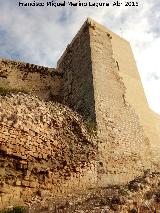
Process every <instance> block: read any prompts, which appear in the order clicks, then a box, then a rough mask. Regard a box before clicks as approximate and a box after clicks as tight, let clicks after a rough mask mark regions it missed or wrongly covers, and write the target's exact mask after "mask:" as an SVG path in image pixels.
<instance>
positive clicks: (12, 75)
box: [0, 59, 63, 101]
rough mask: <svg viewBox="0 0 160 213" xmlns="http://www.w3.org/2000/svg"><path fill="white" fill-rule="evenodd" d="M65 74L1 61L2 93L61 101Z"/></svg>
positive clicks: (27, 64)
mask: <svg viewBox="0 0 160 213" xmlns="http://www.w3.org/2000/svg"><path fill="white" fill-rule="evenodd" d="M62 77H63V73H62V72H60V71H58V70H56V69H54V68H48V67H43V66H39V65H34V64H29V63H24V62H17V61H11V60H7V59H0V88H1V92H2V93H3V91H4V92H5V91H6V92H7V91H8V92H10V91H11V92H12V91H13V92H15V91H23V92H25V93H31V94H33V95H36V96H38V97H39V98H41V99H44V100H55V101H57V100H58V101H60V97H59V93H60V89H61V86H62V81H63V79H62Z"/></svg>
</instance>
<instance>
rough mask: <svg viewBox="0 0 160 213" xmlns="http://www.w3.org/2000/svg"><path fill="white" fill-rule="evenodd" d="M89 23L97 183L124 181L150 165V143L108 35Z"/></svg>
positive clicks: (105, 183)
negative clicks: (98, 158)
mask: <svg viewBox="0 0 160 213" xmlns="http://www.w3.org/2000/svg"><path fill="white" fill-rule="evenodd" d="M107 34H108V33H107V31H104V30H102V29H100V28H98V27H97V26H94V25H92V24H91V27H90V38H91V56H92V65H93V84H94V95H95V108H96V121H97V126H98V135H99V137H100V139H101V143H100V144H99V152H100V156H101V158H102V159H101V161H102V162H101V163H100V166H99V167H98V168H99V184H100V185H107V184H108V183H112V184H113V183H115V184H117V183H118V184H119V183H124V182H126V181H128V180H131V179H133V178H134V177H135V176H137V175H140V173H141V172H143V170H145V169H147V168H150V162H149V158H150V151H149V150H150V146H149V143H148V139H147V138H146V136H145V134H144V131H143V129H142V126H141V123H140V121H139V118H138V115H137V114H136V112H135V110H134V108H132V106H131V105H129V104H128V102H127V98H126V88H125V84H124V82H123V79H122V78H121V77H120V75H119V69H118V66H117V63H116V61H115V60H114V58H113V52H112V44H111V38H110V36H109V35H107Z"/></svg>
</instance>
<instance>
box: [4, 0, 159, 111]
mask: <svg viewBox="0 0 160 213" xmlns="http://www.w3.org/2000/svg"><path fill="white" fill-rule="evenodd" d="M43 1H44V2H45V1H46V0H42V2H43ZM26 2H27V0H26ZM110 2H113V0H110ZM123 2H124V1H123ZM17 3H18V0H5V1H4V0H0V56H2V57H3V56H6V57H9V58H14V59H17V60H25V61H28V62H30V63H36V64H41V65H46V66H56V61H57V59H58V58H59V57H60V55H61V54H62V52H63V51H64V49H65V48H64V46H66V45H67V44H68V43H69V42H70V41H71V39H72V38H73V36H74V35H75V34H76V32H77V31H78V30H79V28H80V26H81V25H82V24H83V22H84V21H85V19H86V18H87V17H88V16H90V17H92V18H93V19H95V20H96V21H97V22H100V23H102V24H104V25H105V26H106V27H108V28H110V29H111V30H112V31H114V32H116V33H118V34H120V35H121V36H122V37H124V38H126V39H127V40H129V41H130V42H131V46H132V48H133V52H134V55H135V58H136V61H137V65H138V68H139V72H140V75H141V78H142V81H143V84H144V88H145V91H146V94H147V98H148V101H149V103H150V105H151V107H152V109H153V110H156V111H157V112H159V113H160V107H159V105H160V96H159V94H160V90H159V89H160V88H159V84H160V82H159V79H155V78H153V73H154V75H155V76H160V70H159V63H158V57H159V55H160V39H159V34H160V23H159V18H160V3H159V2H158V0H150V1H146V0H145V1H144V0H143V1H142V0H141V1H140V0H139V7H136V8H134V7H128V8H127V7H115V8H113V7H109V8H89V7H87V8H74V9H73V8H69V7H66V8H65V9H62V8H20V7H18V6H17Z"/></svg>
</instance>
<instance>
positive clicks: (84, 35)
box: [57, 23, 95, 123]
mask: <svg viewBox="0 0 160 213" xmlns="http://www.w3.org/2000/svg"><path fill="white" fill-rule="evenodd" d="M57 66H58V69H60V70H63V71H64V85H63V89H62V97H63V103H64V104H65V105H67V106H69V107H70V108H72V109H73V110H75V111H77V112H78V113H79V114H80V115H82V116H83V117H84V118H85V120H89V121H92V122H93V123H94V122H95V103H94V91H93V77H92V61H91V48H90V36H89V28H88V26H87V23H85V24H84V25H83V26H82V28H81V29H80V31H79V32H78V34H77V35H76V36H75V38H74V39H73V41H72V42H71V44H69V45H68V47H67V49H66V50H65V52H64V54H63V55H62V57H61V58H60V60H59V61H58V65H57Z"/></svg>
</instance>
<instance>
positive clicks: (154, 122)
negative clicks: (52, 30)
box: [0, 19, 160, 207]
mask: <svg viewBox="0 0 160 213" xmlns="http://www.w3.org/2000/svg"><path fill="white" fill-rule="evenodd" d="M133 85H135V88H134V90H135V91H133ZM0 89H1V90H0V92H1V93H3V94H2V95H1V96H0V177H1V179H0V180H1V181H0V184H1V189H0V190H1V191H0V205H1V206H3V207H4V206H7V205H10V204H11V202H12V201H14V202H16V201H17V202H18V203H19V202H20V201H22V202H24V201H25V202H27V198H28V199H30V198H31V197H33V195H36V196H39V195H40V196H41V198H42V197H49V196H53V195H56V196H62V197H63V196H64V194H65V193H66V194H68V193H73V192H76V191H77V190H78V189H87V188H92V187H99V186H100V187H101V186H105V187H106V186H108V185H109V184H124V183H126V182H128V181H130V180H132V179H134V178H135V177H137V176H139V175H142V174H143V173H144V172H145V171H147V170H152V171H153V170H154V171H155V170H156V171H157V170H159V156H160V143H159V141H160V116H159V115H156V114H154V113H153V112H152V111H151V110H150V108H149V106H148V103H147V100H146V98H145V95H144V91H143V87H142V83H141V80H140V77H139V74H138V71H137V68H136V63H135V61H134V57H133V54H132V51H131V48H130V45H129V43H128V42H127V41H125V40H124V39H122V38H120V37H119V36H118V35H116V34H114V33H113V32H111V31H110V30H108V29H106V28H104V27H103V26H101V25H100V24H98V23H96V22H95V21H93V20H91V19H87V21H86V22H85V23H84V25H83V26H82V27H81V29H80V30H79V32H78V33H77V35H76V36H75V38H74V39H73V40H72V42H71V43H70V44H69V45H68V46H67V48H66V50H65V52H64V54H63V55H62V57H61V58H60V59H59V61H58V63H57V68H56V69H53V68H45V67H41V66H37V65H32V64H28V63H22V62H15V61H9V60H4V59H1V60H0ZM19 91H20V92H21V93H18V92H19ZM13 92H14V93H18V94H8V93H13ZM24 92H26V94H24ZM27 93H29V94H27ZM35 96H37V97H35ZM58 102H59V103H58ZM84 122H85V123H87V125H88V126H87V127H86V126H85V124H84ZM93 130H95V133H96V135H95V134H93V133H94V131H93ZM13 194H14V195H15V199H13Z"/></svg>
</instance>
